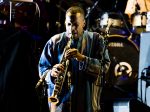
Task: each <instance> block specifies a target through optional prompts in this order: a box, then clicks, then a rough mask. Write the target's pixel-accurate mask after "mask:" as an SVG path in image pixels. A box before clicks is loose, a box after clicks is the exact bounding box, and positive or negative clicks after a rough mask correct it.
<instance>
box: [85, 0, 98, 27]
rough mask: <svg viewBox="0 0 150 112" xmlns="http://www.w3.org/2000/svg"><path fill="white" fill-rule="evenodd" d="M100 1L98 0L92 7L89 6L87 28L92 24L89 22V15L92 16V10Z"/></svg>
mask: <svg viewBox="0 0 150 112" xmlns="http://www.w3.org/2000/svg"><path fill="white" fill-rule="evenodd" d="M98 2H99V0H98V1H96V2H95V3H94V5H93V6H92V7H91V8H90V7H88V8H87V14H86V16H85V18H86V19H87V30H89V26H90V25H89V23H90V20H89V19H90V18H89V16H90V14H91V12H92V11H93V9H95V7H96V6H97V4H98Z"/></svg>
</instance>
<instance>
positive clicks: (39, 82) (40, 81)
mask: <svg viewBox="0 0 150 112" xmlns="http://www.w3.org/2000/svg"><path fill="white" fill-rule="evenodd" d="M48 72H49V70H47V71H46V72H45V73H44V75H43V76H42V77H41V78H40V80H39V81H38V82H37V84H36V86H35V88H38V87H39V86H40V85H41V83H42V82H43V81H44V79H45V78H46V76H47V74H48Z"/></svg>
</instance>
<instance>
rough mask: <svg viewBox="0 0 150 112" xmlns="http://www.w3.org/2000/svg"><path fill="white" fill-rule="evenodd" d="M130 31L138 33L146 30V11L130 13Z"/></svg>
mask: <svg viewBox="0 0 150 112" xmlns="http://www.w3.org/2000/svg"><path fill="white" fill-rule="evenodd" d="M131 23H132V32H135V33H137V34H140V33H142V32H145V31H146V24H147V17H146V12H143V13H134V14H132V15H131Z"/></svg>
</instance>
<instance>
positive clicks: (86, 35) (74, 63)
mask: <svg viewBox="0 0 150 112" xmlns="http://www.w3.org/2000/svg"><path fill="white" fill-rule="evenodd" d="M85 24H86V21H85V14H84V10H83V9H82V7H79V6H77V5H76V6H72V7H70V8H69V9H68V10H67V11H66V15H65V26H66V31H64V32H62V33H60V34H56V35H54V36H52V37H51V38H50V39H49V40H48V41H47V43H46V44H45V46H44V49H43V51H42V54H41V57H40V60H39V76H40V77H42V76H43V75H44V74H45V73H46V74H47V75H46V78H45V80H46V83H47V85H48V90H47V92H48V103H49V110H50V112H100V111H101V107H100V95H101V77H102V76H103V75H104V74H105V73H106V72H107V71H108V69H109V66H110V59H109V54H108V50H107V46H106V41H105V39H104V38H103V37H102V36H101V35H100V34H99V33H97V32H89V31H87V30H86V31H85V30H84V27H85Z"/></svg>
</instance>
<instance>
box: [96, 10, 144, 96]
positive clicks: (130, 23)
mask: <svg viewBox="0 0 150 112" xmlns="http://www.w3.org/2000/svg"><path fill="white" fill-rule="evenodd" d="M128 19H129V18H125V16H124V15H123V14H120V13H114V12H104V13H102V15H101V17H100V18H99V19H98V24H99V28H98V30H96V31H97V32H98V33H100V34H101V35H103V36H104V38H105V39H106V40H107V41H108V46H107V48H108V51H109V55H110V59H111V65H110V69H109V71H108V73H107V74H106V75H105V85H107V86H110V87H111V86H113V87H116V88H117V89H119V90H120V91H122V92H126V93H129V92H130V93H131V92H133V93H135V94H136V91H137V90H136V88H137V87H136V86H137V77H138V66H139V65H138V64H139V47H140V34H141V33H142V32H145V31H146V24H147V16H146V13H141V14H139V13H138V14H133V15H132V18H131V20H128Z"/></svg>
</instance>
